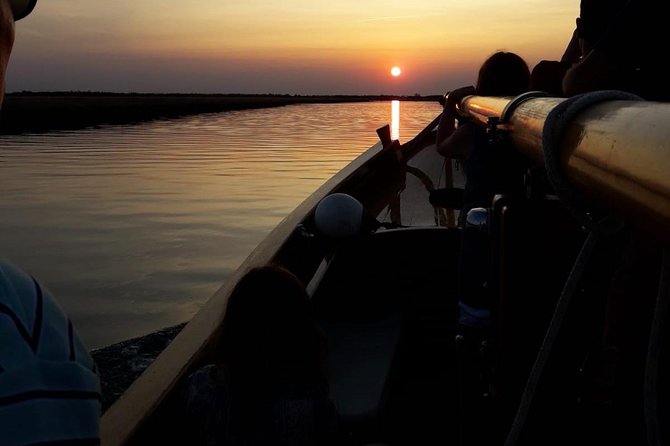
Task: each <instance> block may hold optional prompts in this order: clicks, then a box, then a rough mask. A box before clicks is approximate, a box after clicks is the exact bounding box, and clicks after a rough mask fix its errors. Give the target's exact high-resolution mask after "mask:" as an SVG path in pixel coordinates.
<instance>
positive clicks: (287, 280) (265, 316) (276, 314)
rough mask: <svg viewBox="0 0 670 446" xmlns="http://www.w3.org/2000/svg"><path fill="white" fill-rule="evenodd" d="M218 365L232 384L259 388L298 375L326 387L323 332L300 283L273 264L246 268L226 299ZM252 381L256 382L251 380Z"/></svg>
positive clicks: (307, 381)
mask: <svg viewBox="0 0 670 446" xmlns="http://www.w3.org/2000/svg"><path fill="white" fill-rule="evenodd" d="M219 352H220V355H221V356H220V363H221V365H222V366H223V367H224V369H225V370H226V374H227V375H228V376H229V377H230V378H231V379H233V380H235V382H236V383H240V382H242V383H244V382H248V383H249V384H252V385H256V386H260V387H264V385H272V383H273V382H276V381H277V380H285V379H289V380H291V379H296V377H300V378H299V379H300V380H301V382H304V383H305V384H307V383H309V384H312V385H314V384H316V385H318V386H326V381H325V373H324V367H323V364H324V361H325V336H324V334H323V332H322V330H321V329H320V327H319V325H318V324H317V322H316V319H315V318H314V315H313V312H312V307H311V301H310V299H309V296H308V294H307V291H306V289H305V286H304V284H303V283H302V282H301V281H300V280H299V279H298V278H297V277H296V276H295V275H294V274H293V273H291V272H290V271H288V270H287V269H285V268H283V267H282V266H279V265H272V264H271V265H266V266H260V267H256V268H253V269H251V270H249V271H248V272H247V273H246V274H245V275H244V276H243V277H242V278H241V279H240V281H239V282H238V283H237V285H236V286H235V288H234V289H233V291H232V293H231V295H230V298H229V300H228V308H227V309H226V314H225V316H224V320H223V326H222V333H221V343H220V344H219ZM254 381H257V382H255V383H254Z"/></svg>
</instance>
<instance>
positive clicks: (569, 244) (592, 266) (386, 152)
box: [102, 94, 670, 445]
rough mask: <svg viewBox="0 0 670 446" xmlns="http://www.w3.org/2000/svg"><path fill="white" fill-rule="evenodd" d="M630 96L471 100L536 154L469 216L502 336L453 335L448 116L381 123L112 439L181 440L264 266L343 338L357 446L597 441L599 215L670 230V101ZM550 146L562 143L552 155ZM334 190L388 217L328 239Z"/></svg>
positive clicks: (602, 291) (262, 249) (168, 365)
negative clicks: (190, 404)
mask: <svg viewBox="0 0 670 446" xmlns="http://www.w3.org/2000/svg"><path fill="white" fill-rule="evenodd" d="M622 99H624V98H622V97H620V96H617V95H616V94H611V95H608V94H600V96H597V95H589V96H588V97H582V98H581V100H580V101H574V103H573V101H569V100H564V99H560V98H549V97H541V96H539V95H533V94H528V95H522V96H520V97H518V98H512V99H511V98H483V97H469V98H466V99H465V100H464V101H463V103H462V104H461V106H462V110H463V111H464V113H466V114H468V115H469V116H470V117H471V118H472V119H474V120H476V121H477V122H479V123H481V124H482V125H487V126H488V127H489V130H490V131H491V134H492V137H509V138H511V140H512V142H513V143H514V145H515V146H516V147H517V148H518V149H519V150H520V151H521V152H522V153H523V154H525V155H526V156H527V157H528V158H529V159H530V160H531V161H533V162H534V163H533V167H531V169H529V171H528V175H527V177H528V178H527V179H528V181H527V191H526V192H527V194H526V195H525V196H523V197H510V196H498V197H496V199H495V200H494V202H493V203H491V207H490V208H488V209H484V210H481V211H480V212H481V213H480V217H481V216H484V218H482V219H481V220H480V222H479V223H480V224H479V225H478V226H477V227H474V226H473V227H472V228H469V229H468V230H471V229H472V230H477V231H484V233H485V234H487V236H488V237H489V238H490V240H491V242H492V243H491V245H492V253H493V255H492V257H491V268H492V270H491V271H492V272H493V274H492V275H491V277H492V280H491V283H489V284H488V289H489V291H490V293H491V296H493V297H494V299H495V301H496V302H497V305H496V311H495V312H494V313H495V314H496V329H495V331H494V334H493V336H492V338H490V339H488V340H487V342H486V343H482V344H478V345H477V346H476V348H475V349H474V350H472V352H471V353H472V354H471V355H470V356H469V354H468V351H467V350H466V349H464V348H463V347H462V344H458V345H457V344H456V342H455V335H456V328H457V327H456V311H457V300H456V280H457V276H456V269H457V268H456V265H457V253H458V249H459V242H460V236H461V231H462V230H461V229H459V228H456V227H455V226H454V222H455V221H456V220H455V214H456V213H457V212H458V211H457V210H455V209H452V208H451V207H452V206H453V207H457V204H454V203H452V204H446V205H443V206H440V205H434V204H432V203H431V201H433V202H434V200H430V191H431V190H433V189H445V188H450V187H461V186H462V180H463V179H462V176H461V175H460V171H458V170H456V169H452V168H451V165H450V163H445V162H444V160H443V158H442V157H441V156H440V155H439V154H437V152H436V149H435V145H434V141H435V134H434V130H435V126H436V124H437V121H434V122H432V123H430V124H429V125H428V126H427V127H426V128H425V129H424V131H422V132H421V133H420V134H419V135H417V136H416V137H415V138H414V139H412V140H411V141H409V142H407V143H405V144H400V143H399V142H398V141H393V140H391V137H390V134H389V133H388V128H382V129H380V131H379V134H380V139H381V141H382V142H381V143H379V144H377V145H375V146H373V147H371V148H370V149H369V150H368V151H367V152H365V153H364V154H363V155H361V156H360V157H359V158H358V159H356V160H354V161H353V162H352V163H351V164H350V165H349V166H347V167H346V168H344V169H343V170H342V171H341V172H339V173H338V174H337V175H335V176H334V177H333V178H332V179H331V180H329V181H328V182H326V183H325V184H324V185H323V186H322V187H321V188H320V189H318V190H317V191H316V192H314V194H313V195H312V196H310V197H309V198H308V199H307V200H305V201H304V202H303V203H302V204H301V205H299V206H298V207H297V208H296V209H295V211H294V212H292V213H291V214H290V215H289V216H288V217H286V218H285V219H284V220H283V221H282V222H281V223H280V224H279V225H278V226H277V227H276V228H275V229H274V230H273V231H272V232H271V233H270V234H269V235H268V237H267V238H266V239H265V240H264V241H263V242H262V243H261V244H260V245H259V246H258V247H257V248H256V250H254V252H253V253H252V254H251V255H250V256H249V257H248V258H247V259H246V261H245V262H244V263H243V264H242V266H241V267H240V268H239V269H238V270H237V271H236V272H235V273H234V274H233V276H232V277H231V278H230V280H229V281H228V282H227V283H226V284H224V286H223V287H222V288H221V289H220V290H219V291H218V292H217V293H216V294H215V295H214V296H213V297H212V298H211V299H210V300H209V301H208V303H207V304H206V306H205V307H204V308H203V309H202V310H201V311H200V312H199V313H198V314H197V315H196V316H195V317H194V318H193V319H192V320H191V321H190V322H189V324H188V325H187V326H186V327H185V328H184V329H183V330H182V332H181V333H180V334H179V335H178V336H177V337H176V338H175V339H174V341H173V342H172V343H171V344H170V345H169V346H168V348H166V349H165V351H164V352H163V353H162V354H161V355H159V356H158V357H157V359H156V360H155V361H154V363H153V364H152V365H151V366H150V367H149V368H148V369H147V370H146V371H145V372H144V373H143V374H142V375H141V376H140V378H139V379H138V380H137V381H136V382H135V383H134V384H133V385H132V386H131V387H130V388H129V389H128V390H127V391H126V393H125V394H124V395H123V396H122V397H121V398H120V399H119V400H118V401H117V402H116V403H115V404H114V405H113V406H112V407H110V409H109V410H108V411H107V412H106V413H105V414H104V416H103V418H102V440H103V444H104V445H114V444H130V443H133V444H143V443H161V442H163V443H165V442H168V440H169V439H170V438H171V437H172V436H173V435H174V433H175V432H176V431H177V430H178V429H179V425H180V424H179V420H175V419H173V418H172V417H171V414H172V413H173V412H172V407H171V403H172V393H173V392H172V391H173V390H174V389H175V388H176V387H177V386H178V384H179V382H180V380H182V379H183V378H184V377H185V376H186V375H187V374H188V373H189V372H190V371H192V370H193V369H194V368H195V367H197V366H199V365H201V364H203V363H205V362H208V361H210V360H211V359H212V358H213V355H215V352H214V351H213V350H212V346H213V345H214V343H215V341H216V340H217V336H218V333H219V330H220V323H221V321H222V316H223V314H224V312H225V309H226V302H227V298H228V295H229V293H230V291H231V290H232V288H233V286H234V284H235V283H236V281H237V280H238V279H239V278H240V277H241V275H242V274H243V273H244V272H245V271H246V270H247V269H248V268H249V267H252V266H255V265H261V264H266V263H268V262H276V263H279V264H282V265H284V266H285V267H287V268H288V269H290V270H291V271H293V272H294V273H295V274H296V275H298V276H299V277H301V278H302V279H303V280H304V282H305V283H306V284H308V285H307V286H308V290H309V292H310V294H311V296H312V299H313V302H314V305H315V308H316V309H317V313H318V315H319V318H320V321H321V323H322V324H323V327H324V328H325V330H326V333H327V334H328V337H329V339H328V340H329V346H330V352H329V359H328V366H329V378H330V384H331V391H332V396H333V399H334V400H335V402H336V404H337V406H338V409H339V410H340V415H341V421H342V428H343V429H344V431H345V432H346V435H345V437H346V439H347V441H346V443H347V444H366V443H373V442H386V443H388V444H419V443H422V442H424V443H426V442H435V441H444V442H445V443H446V442H457V440H456V439H457V438H459V432H460V433H462V434H464V435H465V437H468V436H471V435H474V434H475V433H479V434H481V433H485V434H486V436H487V439H488V440H490V441H489V442H487V443H486V444H502V443H503V442H504V440H505V438H506V437H509V443H508V444H517V443H516V440H517V439H519V440H521V441H522V442H523V443H524V444H526V443H528V444H547V443H554V442H555V443H563V444H566V443H570V444H576V443H577V442H578V441H577V440H580V441H584V439H585V438H589V437H586V436H585V434H584V432H585V431H586V430H587V426H591V428H592V429H591V431H593V432H595V433H596V435H597V434H598V426H599V425H598V424H597V422H596V421H597V420H600V421H605V424H606V423H607V422H611V421H612V420H618V419H617V418H611V419H608V418H607V413H605V412H604V411H600V412H599V411H598V410H594V407H595V406H589V405H587V404H585V399H586V398H585V397H586V396H587V394H588V390H589V389H588V388H587V387H588V386H585V385H584V383H586V382H588V380H587V378H586V377H585V373H584V369H585V364H587V363H589V361H590V357H591V355H592V354H593V352H594V350H595V349H594V348H593V347H594V345H596V344H597V339H598V336H599V334H600V333H601V332H602V329H603V324H604V322H603V320H604V316H603V315H604V313H605V312H606V310H607V308H606V304H605V299H606V295H607V293H606V288H607V287H606V285H607V284H608V283H609V280H610V278H611V276H612V274H613V271H614V268H615V267H616V262H615V260H617V259H618V258H619V254H620V250H621V247H622V246H623V243H622V241H621V240H622V239H624V238H623V237H622V236H621V235H620V232H616V231H613V230H612V231H609V232H605V231H601V229H602V228H604V226H603V225H602V224H601V223H592V221H595V220H597V219H596V218H595V217H596V216H600V215H604V214H609V213H613V214H614V215H616V216H620V217H622V218H623V221H625V222H626V223H629V224H630V226H632V227H635V228H640V229H642V230H643V231H644V233H645V234H648V235H650V236H651V237H653V238H654V240H656V241H658V242H659V243H661V242H663V243H664V242H665V241H666V240H667V236H668V234H669V233H670V230H669V228H670V225H668V222H670V201H669V199H670V184H669V182H670V175H669V174H670V147H668V141H670V134H669V133H670V128H668V127H667V126H666V125H665V122H664V121H665V119H666V118H667V116H669V115H670V105H666V104H659V103H648V102H635V101H628V100H622ZM567 105H570V107H567ZM549 134H551V135H553V136H555V137H553V138H551V139H550V138H549ZM543 147H544V148H545V149H547V150H552V148H556V150H557V152H556V153H560V155H559V156H556V157H552V156H551V153H548V154H546V155H545V153H544V152H543ZM552 153H553V152H552ZM545 158H546V160H548V162H549V163H552V165H547V166H545ZM445 166H446V168H445ZM547 172H548V173H549V175H548V176H549V177H550V180H551V185H549V183H548V181H546V177H547V176H546V175H545V173H547ZM334 193H344V194H348V195H350V196H352V197H355V198H356V199H357V200H358V201H359V202H360V203H362V204H363V206H364V208H365V209H366V212H367V213H368V214H370V215H372V216H375V217H376V220H377V221H378V222H381V223H382V225H381V226H380V227H379V229H377V230H376V231H370V232H369V233H366V234H357V235H352V236H349V237H341V238H333V237H326V236H324V235H323V233H322V232H320V230H319V228H320V226H319V225H318V224H317V223H318V222H315V219H314V211H315V208H316V207H317V205H318V204H319V203H320V202H321V201H322V200H323V199H324V198H325V197H327V196H329V195H332V194H334ZM571 194H572V195H571ZM583 205H586V206H587V208H581V206H583ZM581 209H585V211H581ZM575 217H577V218H575ZM580 218H581V220H580ZM663 270H664V274H663V276H665V270H667V265H665V264H664V265H663ZM657 276H658V275H657ZM655 287H656V285H655V284H654V288H655ZM659 288H661V291H665V290H664V288H667V285H666V284H665V282H664V283H663V285H662V286H661V287H659ZM571 298H572V299H571ZM665 300H666V296H665V293H664V292H661V293H659V302H664V301H665ZM659 308H661V310H659V311H656V312H655V316H654V318H653V320H654V323H653V324H650V325H651V326H652V328H653V329H652V330H651V335H650V336H648V339H649V342H645V343H644V346H643V347H640V351H638V352H637V353H639V356H640V358H641V359H640V361H641V365H640V369H641V370H644V373H643V375H644V379H641V380H640V381H639V382H638V383H636V385H638V387H639V391H640V392H639V393H640V395H644V396H645V397H644V398H640V400H639V406H635V407H633V408H632V410H631V413H633V414H634V415H635V416H637V418H636V419H635V420H633V419H631V420H630V423H631V424H635V423H636V422H640V423H641V424H640V432H641V435H642V437H644V435H645V431H649V432H652V434H651V435H654V432H655V433H656V434H658V432H659V429H661V428H660V427H659V423H658V421H657V420H658V409H659V408H660V409H663V408H664V406H663V405H662V404H663V400H662V399H659V398H657V396H658V395H659V393H658V392H659V390H658V384H659V382H658V376H659V367H661V368H662V367H663V366H664V359H665V356H664V350H663V349H662V348H661V346H662V344H660V341H659V339H660V338H659V337H658V333H659V331H660V329H661V328H662V326H663V317H664V316H665V313H666V312H667V311H666V310H665V307H662V306H659ZM645 339H646V338H645ZM647 350H648V351H649V354H647ZM659 364H660V365H659ZM661 384H662V383H661ZM663 389H664V387H662V386H661V390H663ZM635 401H636V402H637V400H635ZM469 413H473V414H474V418H472V419H467V418H466V417H465V416H464V414H466V415H467V414H469ZM464 427H465V428H466V429H471V430H470V431H467V430H466V431H463V428H464ZM474 436H476V435H474ZM586 442H587V443H588V440H586ZM519 444H520V443H519Z"/></svg>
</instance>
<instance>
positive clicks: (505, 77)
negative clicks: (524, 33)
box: [477, 51, 530, 96]
mask: <svg viewBox="0 0 670 446" xmlns="http://www.w3.org/2000/svg"><path fill="white" fill-rule="evenodd" d="M529 82H530V69H529V68H528V64H527V63H526V61H524V60H523V59H522V58H521V57H520V56H519V55H517V54H515V53H510V52H506V51H498V52H496V53H494V54H493V55H491V56H490V57H489V58H488V59H486V60H485V61H484V63H483V64H482V66H481V67H480V68H479V77H478V78H477V94H478V95H482V96H516V95H518V94H521V93H523V92H525V91H528V84H529Z"/></svg>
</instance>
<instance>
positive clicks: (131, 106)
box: [0, 92, 439, 135]
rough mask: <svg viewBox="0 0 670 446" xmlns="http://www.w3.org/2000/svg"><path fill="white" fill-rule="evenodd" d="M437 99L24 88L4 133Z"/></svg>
mask: <svg viewBox="0 0 670 446" xmlns="http://www.w3.org/2000/svg"><path fill="white" fill-rule="evenodd" d="M394 99H397V100H401V101H438V99H439V98H438V96H417V95H414V96H391V95H361V96H356V95H331V96H327V95H323V96H309V95H305V96H299V95H282V94H265V95H243V94H176V93H175V94H143V93H142V94H140V93H105V92H21V93H8V94H6V95H5V99H4V104H3V106H2V111H1V112H0V134H4V135H18V134H23V133H42V132H49V131H57V130H79V129H84V128H89V127H95V126H100V125H114V124H132V123H138V122H146V121H152V120H155V119H172V118H178V117H183V116H189V115H196V114H200V113H218V112H224V111H233V110H247V109H256V108H269V107H281V106H284V105H291V104H317V103H318V104H328V103H344V102H370V101H390V100H394Z"/></svg>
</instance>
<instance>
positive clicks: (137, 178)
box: [0, 102, 440, 348]
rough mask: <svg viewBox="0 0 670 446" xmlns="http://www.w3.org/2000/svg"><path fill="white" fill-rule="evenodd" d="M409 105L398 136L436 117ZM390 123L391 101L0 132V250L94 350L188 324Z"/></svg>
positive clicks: (430, 106) (423, 105)
mask: <svg viewBox="0 0 670 446" xmlns="http://www.w3.org/2000/svg"><path fill="white" fill-rule="evenodd" d="M400 107H401V108H400V110H401V112H400V119H399V137H400V140H401V142H403V141H405V140H408V139H410V138H411V136H413V135H414V134H415V133H416V132H418V131H419V130H421V129H422V128H423V127H424V126H425V125H426V124H427V123H428V122H430V120H431V119H433V118H434V117H435V116H436V115H437V114H438V113H439V112H440V106H439V104H437V103H430V102H403V103H402V104H401V105H400ZM391 118H392V117H391V104H390V103H388V102H377V103H364V104H328V105H313V104H310V105H293V106H288V107H282V108H273V109H265V110H250V111H241V112H229V113H224V114H211V115H199V116H195V117H190V118H185V119H180V120H172V121H160V122H154V123H149V124H142V125H136V126H118V127H107V128H100V129H91V130H85V131H76V132H59V133H52V134H45V135H29V136H20V137H1V138H0V190H2V194H1V195H0V212H1V213H2V218H1V219H0V255H1V256H3V257H6V258H8V259H10V260H11V261H13V262H14V263H16V264H18V265H20V266H21V267H23V268H24V269H26V270H28V271H29V272H30V273H32V274H33V275H34V276H36V277H37V278H39V279H40V280H41V281H42V283H43V284H44V285H45V286H46V287H47V288H49V289H50V290H51V291H52V292H53V293H54V294H55V295H56V296H57V298H58V299H59V301H60V303H61V304H62V306H63V307H64V308H65V309H66V310H67V311H68V312H69V313H70V315H71V316H72V318H73V319H74V321H75V325H76V327H77V329H78V331H79V332H80V334H81V335H82V337H83V338H84V340H85V342H86V343H87V344H88V346H89V347H91V348H96V347H101V346H104V345H107V344H110V343H113V342H116V341H120V340H123V339H127V338H130V337H134V336H138V335H142V334H146V333H148V332H150V331H153V330H156V329H158V328H162V327H165V326H168V325H172V324H176V323H179V322H182V321H185V320H188V319H189V318H190V317H191V316H192V315H193V314H194V313H195V312H196V311H197V310H198V309H199V308H200V307H201V306H202V304H203V303H204V302H205V301H206V300H207V299H208V298H209V297H210V296H211V295H212V294H213V293H214V292H215V291H216V290H217V289H218V288H219V287H220V286H221V284H222V282H223V281H224V280H225V279H226V277H227V276H228V275H229V274H230V272H231V271H233V270H234V269H235V268H237V266H238V265H239V264H240V262H241V261H242V260H243V259H244V258H245V257H246V256H247V255H248V254H249V253H250V252H251V251H252V249H253V248H254V247H255V246H256V244H258V242H259V241H260V240H261V239H262V238H263V237H264V236H265V235H266V234H267V233H268V232H269V231H270V230H271V229H272V228H273V227H274V226H275V225H276V224H277V223H278V222H279V221H280V220H281V219H282V218H283V217H285V216H286V215H287V214H288V213H289V212H291V211H292V210H293V209H294V208H295V206H297V205H298V204H299V203H300V202H301V201H302V200H303V199H304V198H306V197H307V196H308V195H309V194H310V193H311V192H312V191H314V189H316V188H317V187H318V186H320V185H321V184H322V183H323V182H324V181H325V180H327V179H328V178H330V177H331V176H332V175H333V174H335V173H336V172H337V171H338V170H339V169H341V168H342V167H344V166H345V165H346V164H347V163H348V162H349V161H351V160H352V159H354V158H355V157H356V156H358V155H359V154H360V153H362V152H363V151H364V150H365V149H367V148H368V147H370V146H372V145H373V144H375V143H376V142H377V136H376V134H375V130H376V129H377V128H378V127H381V126H382V125H384V124H386V123H390V122H391Z"/></svg>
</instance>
